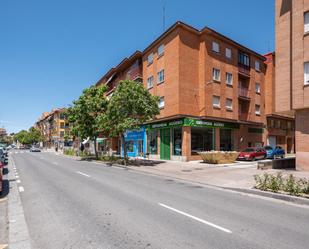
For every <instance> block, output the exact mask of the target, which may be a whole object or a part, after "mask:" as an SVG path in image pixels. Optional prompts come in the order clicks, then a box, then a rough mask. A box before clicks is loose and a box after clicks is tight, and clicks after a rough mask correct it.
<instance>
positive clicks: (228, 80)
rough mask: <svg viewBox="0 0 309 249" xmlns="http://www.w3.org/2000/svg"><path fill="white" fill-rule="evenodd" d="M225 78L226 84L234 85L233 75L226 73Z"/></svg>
mask: <svg viewBox="0 0 309 249" xmlns="http://www.w3.org/2000/svg"><path fill="white" fill-rule="evenodd" d="M225 76H226V84H228V85H233V74H231V73H226V74H225Z"/></svg>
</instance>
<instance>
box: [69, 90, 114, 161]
mask: <svg viewBox="0 0 309 249" xmlns="http://www.w3.org/2000/svg"><path fill="white" fill-rule="evenodd" d="M105 92H106V87H105V86H100V87H95V86H91V87H89V88H86V89H85V90H84V91H83V93H82V95H81V96H80V97H79V98H78V99H77V100H75V101H74V102H73V105H72V106H71V107H70V108H68V110H67V113H66V115H67V117H68V120H69V122H70V125H71V134H72V135H74V136H77V137H79V138H81V139H85V138H88V137H89V138H90V139H92V140H93V141H94V151H95V155H96V157H98V152H97V145H96V141H97V137H98V134H99V131H100V130H99V127H100V120H101V119H103V118H102V116H104V115H105V113H106V109H107V104H108V101H107V99H106V97H105Z"/></svg>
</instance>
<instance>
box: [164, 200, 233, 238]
mask: <svg viewBox="0 0 309 249" xmlns="http://www.w3.org/2000/svg"><path fill="white" fill-rule="evenodd" d="M158 204H159V205H160V206H161V207H165V208H167V209H169V210H172V211H174V212H176V213H178V214H182V215H184V216H187V217H189V218H191V219H193V220H196V221H198V222H201V223H203V224H205V225H208V226H211V227H214V228H216V229H219V230H221V231H223V232H226V233H232V231H231V230H229V229H226V228H224V227H221V226H218V225H216V224H213V223H211V222H209V221H206V220H203V219H200V218H198V217H195V216H193V215H191V214H188V213H185V212H183V211H180V210H178V209H176V208H172V207H170V206H167V205H165V204H163V203H158Z"/></svg>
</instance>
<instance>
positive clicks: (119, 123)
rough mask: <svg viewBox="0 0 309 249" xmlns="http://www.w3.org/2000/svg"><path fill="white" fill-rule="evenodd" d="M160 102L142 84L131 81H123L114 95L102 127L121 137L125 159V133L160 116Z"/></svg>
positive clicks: (112, 134)
mask: <svg viewBox="0 0 309 249" xmlns="http://www.w3.org/2000/svg"><path fill="white" fill-rule="evenodd" d="M158 101H159V98H158V97H157V96H153V95H151V94H150V93H149V92H148V91H147V90H146V89H145V88H144V87H143V86H142V85H141V84H138V83H136V82H135V81H129V80H125V81H121V82H120V84H119V85H118V87H117V89H116V91H115V92H114V94H113V95H112V97H111V99H110V101H109V104H108V108H107V115H106V116H105V118H106V119H105V120H103V122H102V123H101V127H103V128H104V127H105V129H107V130H109V132H110V135H111V136H118V135H120V136H121V140H122V143H123V145H124V156H125V158H126V157H127V153H126V144H125V142H124V133H125V132H126V131H127V130H132V129H137V128H139V127H140V125H141V124H143V123H145V122H147V121H149V120H150V119H153V118H154V117H155V116H156V115H158V114H159V113H160V110H159V107H158Z"/></svg>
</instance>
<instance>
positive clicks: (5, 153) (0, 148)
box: [0, 147, 8, 156]
mask: <svg viewBox="0 0 309 249" xmlns="http://www.w3.org/2000/svg"><path fill="white" fill-rule="evenodd" d="M0 150H2V152H3V153H4V155H5V156H8V151H7V149H6V147H0Z"/></svg>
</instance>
